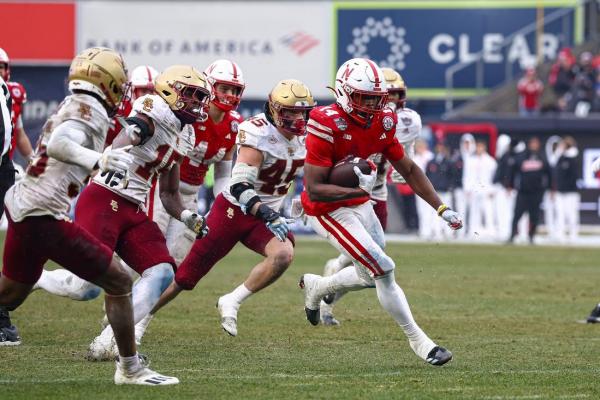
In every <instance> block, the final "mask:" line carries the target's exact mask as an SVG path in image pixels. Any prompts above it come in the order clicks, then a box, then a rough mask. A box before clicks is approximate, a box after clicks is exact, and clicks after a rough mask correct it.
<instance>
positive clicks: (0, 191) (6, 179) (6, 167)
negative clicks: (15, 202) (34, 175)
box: [0, 154, 15, 218]
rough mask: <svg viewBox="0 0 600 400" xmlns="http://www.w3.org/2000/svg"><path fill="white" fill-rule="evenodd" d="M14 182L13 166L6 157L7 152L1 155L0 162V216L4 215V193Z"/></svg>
mask: <svg viewBox="0 0 600 400" xmlns="http://www.w3.org/2000/svg"><path fill="white" fill-rule="evenodd" d="M14 184H15V167H14V165H13V163H12V161H11V159H10V158H9V157H8V154H6V155H4V157H2V164H0V200H1V201H2V203H1V204H0V218H2V215H4V195H5V194H6V192H7V191H8V189H10V187H11V186H12V185H14Z"/></svg>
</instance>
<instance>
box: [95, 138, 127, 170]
mask: <svg viewBox="0 0 600 400" xmlns="http://www.w3.org/2000/svg"><path fill="white" fill-rule="evenodd" d="M131 147H133V146H131V145H129V146H125V147H121V148H118V149H113V148H112V146H108V147H107V148H106V149H104V152H103V153H102V157H100V159H99V160H98V168H100V171H102V172H109V171H115V172H119V173H121V174H122V175H124V174H125V171H127V169H129V166H130V165H131V163H133V156H132V155H131V154H129V149H131Z"/></svg>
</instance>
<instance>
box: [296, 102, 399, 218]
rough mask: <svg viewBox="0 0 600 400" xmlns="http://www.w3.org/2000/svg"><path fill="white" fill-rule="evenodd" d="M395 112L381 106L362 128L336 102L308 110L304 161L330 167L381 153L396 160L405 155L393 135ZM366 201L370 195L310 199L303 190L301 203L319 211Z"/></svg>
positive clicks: (310, 210)
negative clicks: (352, 158)
mask: <svg viewBox="0 0 600 400" xmlns="http://www.w3.org/2000/svg"><path fill="white" fill-rule="evenodd" d="M397 122H398V118H397V116H396V113H395V112H393V111H392V110H390V109H387V108H386V109H384V111H383V112H381V113H380V114H379V115H377V116H376V117H374V119H373V122H372V124H371V126H370V127H369V128H363V127H361V126H359V125H357V124H356V123H355V122H353V121H352V120H351V119H350V118H348V116H347V114H346V113H345V112H344V111H343V110H342V108H341V107H340V106H338V105H337V104H333V105H330V106H326V107H316V108H315V109H313V110H312V111H311V112H310V119H309V121H308V126H307V132H308V136H307V138H306V150H307V154H306V164H312V165H316V166H319V167H332V166H333V165H334V164H335V163H337V162H338V161H340V160H342V159H344V158H346V157H348V156H353V157H360V158H364V159H369V160H372V161H374V162H375V163H379V162H380V161H381V158H382V157H385V158H387V159H388V160H390V161H397V160H400V159H402V158H403V157H404V148H403V147H402V145H401V144H400V142H398V139H396V136H395V132H396V123H397ZM366 201H369V196H368V195H366V194H365V196H364V197H359V198H354V199H347V200H339V201H334V202H320V201H311V200H310V199H309V198H308V194H307V193H306V190H305V191H304V192H302V206H303V207H304V211H305V212H306V213H307V214H308V215H322V214H326V213H328V212H331V211H333V210H336V209H338V208H340V207H351V206H355V205H358V204H362V203H364V202H366Z"/></svg>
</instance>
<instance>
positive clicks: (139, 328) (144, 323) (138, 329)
mask: <svg viewBox="0 0 600 400" xmlns="http://www.w3.org/2000/svg"><path fill="white" fill-rule="evenodd" d="M153 317H154V315H152V314H148V315H146V316H145V317H144V318H142V320H141V321H140V322H138V323H137V324H135V344H136V345H138V346H139V345H140V343H142V338H143V337H144V334H145V333H146V329H148V325H149V324H150V321H151V320H152V318H153Z"/></svg>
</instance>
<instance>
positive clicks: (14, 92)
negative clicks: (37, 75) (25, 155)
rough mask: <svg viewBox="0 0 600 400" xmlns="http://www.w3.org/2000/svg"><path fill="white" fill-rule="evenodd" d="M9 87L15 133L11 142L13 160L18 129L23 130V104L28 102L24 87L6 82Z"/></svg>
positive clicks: (10, 154) (10, 153) (16, 83)
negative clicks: (21, 124) (21, 123)
mask: <svg viewBox="0 0 600 400" xmlns="http://www.w3.org/2000/svg"><path fill="white" fill-rule="evenodd" d="M6 85H7V86H8V90H10V97H11V98H12V115H11V120H12V127H13V133H12V138H11V140H10V152H9V156H10V158H11V159H12V158H13V154H14V152H15V148H16V147H17V135H16V132H17V128H21V126H19V125H20V118H21V113H22V112H23V104H25V103H26V102H27V92H26V91H25V88H24V87H23V85H21V84H20V83H18V82H6Z"/></svg>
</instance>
